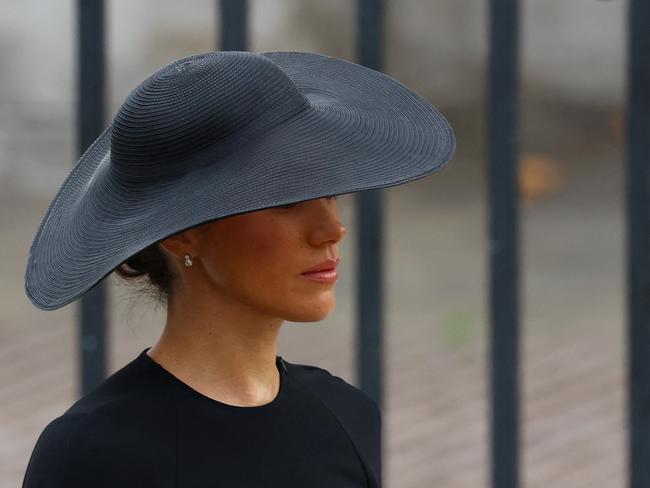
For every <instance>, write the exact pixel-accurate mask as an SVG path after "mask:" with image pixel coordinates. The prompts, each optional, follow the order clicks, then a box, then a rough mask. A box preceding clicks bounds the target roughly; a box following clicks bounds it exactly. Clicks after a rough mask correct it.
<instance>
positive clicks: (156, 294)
mask: <svg viewBox="0 0 650 488" xmlns="http://www.w3.org/2000/svg"><path fill="white" fill-rule="evenodd" d="M114 271H115V274H116V275H117V276H118V277H119V278H121V279H122V280H124V281H125V282H126V283H129V284H131V283H135V284H140V291H141V292H143V293H144V294H146V295H149V296H152V297H153V298H154V299H156V300H157V302H158V303H162V304H166V303H167V301H168V299H169V296H170V295H171V294H172V293H173V291H174V289H175V285H176V278H177V277H176V274H175V272H174V271H173V269H172V268H171V266H169V264H168V263H167V261H166V259H165V256H164V254H163V252H162V251H161V250H160V248H159V247H158V242H154V243H153V244H151V245H150V246H148V247H146V248H144V249H143V250H141V251H139V252H138V253H136V254H134V255H133V256H131V257H130V258H128V259H127V260H126V261H124V262H123V263H121V264H120V265H119V266H118V267H117V268H115V270H114ZM143 282H144V283H143Z"/></svg>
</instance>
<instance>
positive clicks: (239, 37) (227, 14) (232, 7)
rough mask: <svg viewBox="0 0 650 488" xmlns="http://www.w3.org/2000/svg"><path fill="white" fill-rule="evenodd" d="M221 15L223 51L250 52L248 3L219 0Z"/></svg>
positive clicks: (218, 47) (240, 0)
mask: <svg viewBox="0 0 650 488" xmlns="http://www.w3.org/2000/svg"><path fill="white" fill-rule="evenodd" d="M217 2H218V3H219V7H220V9H221V10H220V15H221V40H220V45H219V46H217V49H218V50H221V51H247V50H248V1H247V0H217Z"/></svg>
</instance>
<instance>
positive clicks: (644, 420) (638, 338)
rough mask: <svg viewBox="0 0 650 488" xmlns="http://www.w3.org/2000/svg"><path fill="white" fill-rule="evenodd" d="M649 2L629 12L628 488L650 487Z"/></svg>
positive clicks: (631, 5)
mask: <svg viewBox="0 0 650 488" xmlns="http://www.w3.org/2000/svg"><path fill="white" fill-rule="evenodd" d="M649 18H650V2H648V0H630V1H629V2H628V11H627V27H628V32H627V36H628V37H627V58H626V61H627V65H626V68H627V80H626V81H627V93H626V96H627V110H626V116H627V118H626V128H627V141H626V160H627V161H626V165H627V171H626V180H625V195H626V216H627V219H626V220H627V229H626V230H627V236H626V237H627V239H626V240H627V253H626V278H627V314H628V317H627V328H628V337H627V340H628V343H627V347H628V364H627V368H628V369H627V375H628V383H627V386H628V406H627V408H628V448H629V473H628V476H629V478H628V481H629V486H630V488H647V487H648V486H650V462H649V461H650V356H648V348H650V247H649V245H650V196H649V195H648V185H649V184H650V178H649V177H650V168H649V167H648V166H649V165H650V94H649V93H648V90H649V89H650V26H649V24H648V19H649Z"/></svg>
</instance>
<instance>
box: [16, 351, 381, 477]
mask: <svg viewBox="0 0 650 488" xmlns="http://www.w3.org/2000/svg"><path fill="white" fill-rule="evenodd" d="M148 349H149V348H147V349H144V350H143V351H142V352H141V353H140V354H139V355H138V356H137V357H136V358H135V359H134V360H133V361H131V362H130V363H128V364H127V365H126V366H124V367H123V368H122V369H120V370H119V371H117V372H115V373H114V374H112V375H111V376H109V377H108V378H107V379H106V380H105V381H104V382H102V384H100V385H99V386H98V387H97V388H95V389H94V390H93V391H92V392H90V393H89V394H88V395H86V396H84V397H82V398H81V399H79V400H78V401H77V402H76V403H74V404H73V405H72V406H71V407H70V408H69V409H68V410H66V412H65V413H63V414H62V415H61V416H60V417H57V418H56V419H54V420H52V421H51V422H50V423H49V424H48V425H47V426H46V427H45V429H44V430H43V432H42V433H41V435H40V437H39V438H38V440H37V442H36V446H35V447H34V450H33V452H32V455H31V457H30V459H29V463H28V466H27V472H26V474H25V478H24V481H23V488H45V487H47V488H77V487H84V488H88V487H93V488H108V487H111V488H116V487H123V488H129V487H134V488H135V487H138V488H146V487H152V488H153V487H156V488H190V487H192V488H194V487H196V488H199V487H200V488H208V487H215V488H216V487H224V488H249V487H250V488H253V487H255V488H262V487H300V488H319V487H323V488H324V487H327V488H360V487H369V488H380V487H381V413H380V410H379V408H378V406H377V403H376V402H375V401H373V400H372V399H371V398H370V397H369V396H367V395H366V394H365V393H363V392H361V391H360V390H359V389H357V388H356V387H354V386H353V385H351V384H349V383H347V382H346V381H345V380H343V379H341V378H339V377H338V376H333V375H332V374H331V373H329V372H328V371H327V370H325V369H322V368H318V367H316V366H309V365H302V364H292V363H290V362H287V361H286V360H283V359H282V358H281V357H279V356H278V357H277V358H276V365H277V367H278V369H279V370H280V373H281V374H280V391H279V393H278V395H277V396H276V398H275V399H274V400H273V401H272V402H270V403H267V404H265V405H260V406H253V407H237V406H234V405H228V404H225V403H221V402H218V401H216V400H213V399H211V398H209V397H207V396H205V395H203V394H202V393H199V392H198V391H197V390H194V389H193V388H191V387H190V386H189V385H187V384H185V383H183V382H182V381H181V380H179V379H178V378H176V377H175V376H174V375H172V374H171V373H170V372H168V371H167V370H165V369H164V368H163V367H162V366H161V365H159V364H158V363H156V362H155V361H154V360H153V359H152V358H151V357H149V356H148V355H147V354H146V352H147V350H148Z"/></svg>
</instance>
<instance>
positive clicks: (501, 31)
mask: <svg viewBox="0 0 650 488" xmlns="http://www.w3.org/2000/svg"><path fill="white" fill-rule="evenodd" d="M518 48H519V46H518V3H517V0H491V1H490V5H489V76H488V93H487V98H488V100H487V102H488V103H487V107H488V113H487V128H488V148H489V149H488V182H489V256H490V257H489V262H490V278H489V283H490V289H489V302H490V339H491V350H490V363H491V371H490V379H491V388H490V393H491V402H490V404H491V424H490V427H491V469H492V473H491V486H492V487H493V488H515V487H517V486H518V484H519V465H518V463H519V439H518V435H519V425H518V423H519V411H518V404H519V401H518V396H519V384H518V383H519V378H518V377H519V359H518V343H519V338H518V336H519V311H518V308H519V277H518V273H519V263H518V212H517V210H518V208H517V205H518V188H517V151H518V148H517V123H518V120H517V119H518V117H517V102H518V100H517V98H518V94H517V92H518V86H517V85H518V76H517V69H518Z"/></svg>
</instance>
